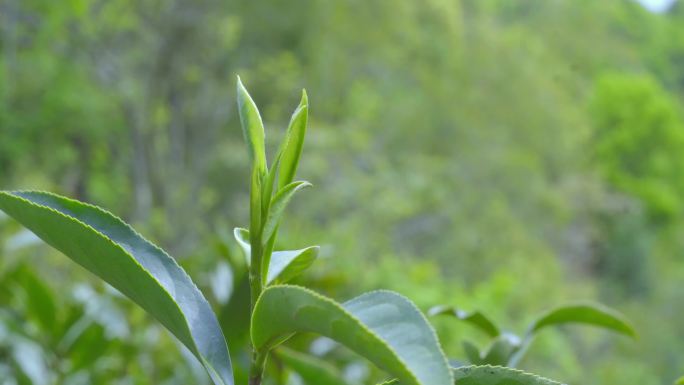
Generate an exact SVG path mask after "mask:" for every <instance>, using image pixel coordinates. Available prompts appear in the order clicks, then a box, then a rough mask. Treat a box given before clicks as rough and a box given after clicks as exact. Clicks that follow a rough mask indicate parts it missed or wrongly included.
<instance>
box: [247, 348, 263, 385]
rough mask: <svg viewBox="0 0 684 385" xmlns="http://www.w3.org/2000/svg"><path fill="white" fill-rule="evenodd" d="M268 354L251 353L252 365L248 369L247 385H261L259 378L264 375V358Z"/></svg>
mask: <svg viewBox="0 0 684 385" xmlns="http://www.w3.org/2000/svg"><path fill="white" fill-rule="evenodd" d="M267 356H268V353H261V352H257V351H256V350H255V351H253V352H252V363H251V365H250V367H249V385H261V377H262V376H263V373H264V365H266V357H267Z"/></svg>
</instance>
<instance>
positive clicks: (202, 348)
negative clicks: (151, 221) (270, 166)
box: [0, 192, 233, 385]
mask: <svg viewBox="0 0 684 385" xmlns="http://www.w3.org/2000/svg"><path fill="white" fill-rule="evenodd" d="M0 209H1V210H3V211H4V212H5V213H7V214H8V215H9V216H11V217H13V218H14V219H16V220H17V221H19V222H20V223H22V224H23V225H24V226H26V227H27V228H29V229H30V230H31V231H33V232H34V233H35V234H36V235H37V236H38V237H40V238H41V239H43V240H44V241H45V242H46V243H48V244H50V245H51V246H53V247H55V248H56V249H57V250H59V251H61V252H62V253H64V254H65V255H67V256H68V257H69V258H71V259H72V260H74V261H75V262H76V263H78V264H80V265H81V266H83V267H84V268H86V269H88V270H89V271H91V272H92V273H94V274H95V275H97V276H99V277H100V278H102V279H103V280H105V281H106V282H107V283H109V284H110V285H112V286H113V287H115V288H117V289H118V290H119V291H121V292H122V293H123V294H125V295H126V296H128V297H129V298H131V299H132V300H133V301H135V302H136V303H137V304H138V305H140V306H141V307H142V308H143V309H145V310H146V311H147V312H149V313H150V314H152V315H153V316H154V317H155V318H157V319H158V320H159V321H160V322H161V323H162V324H163V325H164V326H165V327H166V328H167V329H168V330H169V331H171V333H173V334H174V335H175V336H176V337H177V338H178V339H179V340H180V341H181V342H182V343H183V344H184V345H185V346H187V347H188V349H190V351H191V352H192V353H193V354H194V355H195V356H196V357H197V358H198V359H199V360H200V362H201V363H202V364H203V365H204V367H205V368H206V370H207V372H208V373H209V375H210V376H211V378H212V379H213V381H214V383H215V384H217V385H232V384H233V374H232V367H231V363H230V358H229V356H228V350H227V347H226V343H225V339H224V338H223V334H222V333H221V329H220V328H219V325H218V322H217V321H216V317H215V315H214V313H213V312H212V310H211V308H210V306H209V304H208V303H207V301H206V300H205V299H204V297H203V296H202V293H201V292H200V291H199V290H198V289H197V287H196V286H195V285H194V283H193V282H192V281H191V280H190V277H188V275H187V274H186V273H185V271H183V269H181V268H180V267H179V266H178V264H177V263H176V261H174V260H173V259H172V258H171V257H169V256H168V255H167V254H166V253H165V252H164V251H162V250H161V249H159V248H158V247H156V246H155V245H153V244H152V243H150V242H148V241H147V240H145V239H144V238H142V237H141V236H140V235H139V234H138V233H136V232H135V230H133V229H132V228H131V227H130V226H128V225H127V224H125V223H124V222H123V221H121V220H120V219H119V218H117V217H115V216H114V215H112V214H110V213H109V212H107V211H104V210H102V209H100V208H98V207H95V206H91V205H88V204H84V203H81V202H78V201H75V200H71V199H67V198H63V197H60V196H57V195H53V194H48V193H43V192H0Z"/></svg>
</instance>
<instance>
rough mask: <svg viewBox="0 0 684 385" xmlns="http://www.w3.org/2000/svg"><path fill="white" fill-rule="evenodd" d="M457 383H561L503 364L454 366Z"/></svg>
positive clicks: (463, 384) (514, 384) (538, 384)
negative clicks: (506, 366)
mask: <svg viewBox="0 0 684 385" xmlns="http://www.w3.org/2000/svg"><path fill="white" fill-rule="evenodd" d="M453 373H454V379H455V380H456V384H457V385H561V384H560V383H559V382H556V381H551V380H548V379H545V378H542V377H539V376H536V375H534V374H529V373H525V372H523V371H520V370H517V369H511V368H505V367H501V366H489V365H485V366H463V367H460V368H454V369H453Z"/></svg>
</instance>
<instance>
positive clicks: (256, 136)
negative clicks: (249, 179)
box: [237, 76, 266, 175]
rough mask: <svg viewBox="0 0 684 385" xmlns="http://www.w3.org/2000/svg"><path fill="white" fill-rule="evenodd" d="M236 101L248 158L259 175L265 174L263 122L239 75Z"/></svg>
mask: <svg viewBox="0 0 684 385" xmlns="http://www.w3.org/2000/svg"><path fill="white" fill-rule="evenodd" d="M237 103H238V112H239V114H240V123H241V124H242V134H243V136H244V137H245V142H247V151H248V153H249V159H250V160H251V161H252V165H253V168H254V169H255V170H258V171H259V174H260V175H265V174H266V145H265V136H264V123H263V122H262V121H261V115H260V114H259V109H258V108H257V106H256V104H255V103H254V100H252V97H251V96H250V95H249V92H247V89H246V88H245V86H244V85H243V84H242V80H240V77H239V76H238V78H237Z"/></svg>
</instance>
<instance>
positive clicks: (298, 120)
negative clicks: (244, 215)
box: [278, 90, 309, 189]
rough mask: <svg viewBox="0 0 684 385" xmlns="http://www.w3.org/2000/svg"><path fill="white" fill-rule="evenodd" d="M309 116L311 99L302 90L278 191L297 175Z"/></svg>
mask: <svg viewBox="0 0 684 385" xmlns="http://www.w3.org/2000/svg"><path fill="white" fill-rule="evenodd" d="M308 115H309V99H308V97H307V95H306V91H305V90H302V100H301V101H300V102H299V106H298V107H297V109H296V110H295V112H294V113H293V114H292V117H291V118H290V124H289V126H288V128H287V134H286V136H285V143H284V144H285V145H284V146H283V153H282V154H283V155H282V161H281V164H280V175H279V176H278V189H282V188H283V187H285V186H286V185H288V184H289V183H291V182H292V181H293V180H294V177H295V175H296V174H297V166H298V165H299V158H300V156H301V154H302V147H304V137H305V136H306V125H307V120H308Z"/></svg>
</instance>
